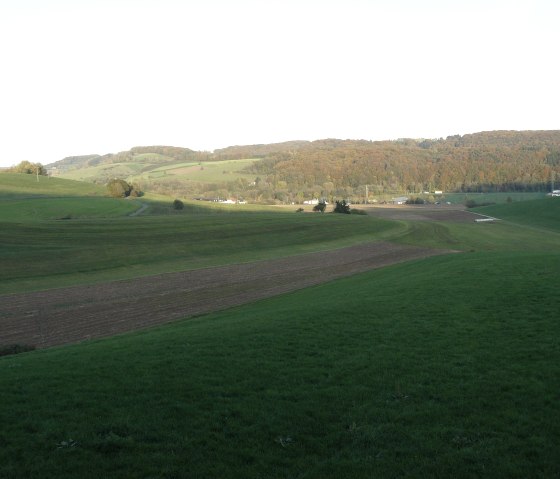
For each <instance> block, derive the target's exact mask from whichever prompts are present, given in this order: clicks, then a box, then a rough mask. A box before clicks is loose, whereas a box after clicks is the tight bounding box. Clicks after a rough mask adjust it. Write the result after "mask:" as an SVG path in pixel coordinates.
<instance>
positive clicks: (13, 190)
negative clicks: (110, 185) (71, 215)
mask: <svg viewBox="0 0 560 479" xmlns="http://www.w3.org/2000/svg"><path fill="white" fill-rule="evenodd" d="M106 195H107V190H106V188H105V187H104V186H100V185H94V184H91V183H83V182H80V181H72V180H66V179H62V178H49V177H47V176H39V181H37V177H36V176H35V175H25V174H17V173H0V200H4V199H13V198H33V197H38V196H58V197H60V196H106Z"/></svg>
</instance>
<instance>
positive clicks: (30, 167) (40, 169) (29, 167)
mask: <svg viewBox="0 0 560 479" xmlns="http://www.w3.org/2000/svg"><path fill="white" fill-rule="evenodd" d="M6 171H7V172H8V173H25V174H28V175H41V176H46V175H47V170H46V168H45V167H44V166H43V165H42V164H41V163H31V162H30V161H22V162H20V163H18V164H17V165H15V166H12V167H11V168H8V169H7V170H6Z"/></svg>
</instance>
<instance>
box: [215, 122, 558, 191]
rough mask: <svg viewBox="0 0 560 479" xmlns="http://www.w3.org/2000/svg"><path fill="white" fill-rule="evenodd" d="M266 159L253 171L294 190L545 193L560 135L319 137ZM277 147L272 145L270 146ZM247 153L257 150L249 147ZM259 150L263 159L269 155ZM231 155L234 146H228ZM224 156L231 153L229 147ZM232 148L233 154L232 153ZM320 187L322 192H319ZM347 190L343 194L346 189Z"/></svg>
mask: <svg viewBox="0 0 560 479" xmlns="http://www.w3.org/2000/svg"><path fill="white" fill-rule="evenodd" d="M284 145H285V144H278V145H277V148H276V150H275V151H270V152H269V153H268V154H266V155H264V157H263V156H260V157H261V158H264V159H263V160H261V161H259V162H256V163H254V164H253V165H252V166H251V167H250V168H251V171H252V172H253V173H254V174H255V175H259V176H261V177H264V178H266V179H267V182H269V183H272V184H278V182H283V183H285V184H287V185H289V189H291V190H294V189H296V190H297V189H305V188H306V187H309V186H310V185H315V186H316V187H323V189H329V190H338V191H337V195H346V196H352V194H354V193H355V192H354V189H355V188H358V187H363V186H364V185H366V184H367V185H368V186H369V189H370V191H371V192H378V193H383V192H394V191H406V192H420V191H426V190H427V191H434V190H445V191H537V190H546V189H547V188H549V185H550V181H551V178H552V177H553V175H555V176H557V177H558V178H560V131H522V132H516V131H493V132H482V133H476V134H470V135H463V136H461V135H455V136H449V137H447V138H446V139H437V140H413V139H401V140H396V141H376V142H370V141H364V140H358V141H356V140H318V141H313V142H307V143H302V142H299V143H297V144H296V145H295V147H294V146H293V145H290V146H289V147H285V146H284ZM270 146H271V145H269V147H270ZM245 148H246V152H247V151H248V148H249V147H245ZM260 148H261V147H260V146H258V147H257V149H255V151H254V154H255V157H257V156H259V153H260V152H261V151H262V150H261V149H260ZM226 150H227V149H226ZM222 151H224V150H222ZM230 151H231V150H230ZM316 189H317V188H316ZM341 190H342V191H341Z"/></svg>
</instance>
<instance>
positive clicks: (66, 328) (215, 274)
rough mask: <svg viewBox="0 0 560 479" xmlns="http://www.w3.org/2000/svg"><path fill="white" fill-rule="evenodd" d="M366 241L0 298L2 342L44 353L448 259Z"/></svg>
mask: <svg viewBox="0 0 560 479" xmlns="http://www.w3.org/2000/svg"><path fill="white" fill-rule="evenodd" d="M447 252H448V251H443V250H432V249H427V248H419V247H412V246H404V245H395V244H391V243H368V244H362V245H357V246H352V247H349V248H343V249H338V250H332V251H324V252H319V253H310V254H304V255H298V256H292V257H288V258H281V259H275V260H268V261H259V262H254V263H245V264H238V265H229V266H221V267H214V268H206V269H199V270H193V271H184V272H180V273H167V274H160V275H155V276H148V277H143V278H137V279H131V280H125V281H114V282H108V283H102V284H96V285H90V286H75V287H70V288H60V289H53V290H47V291H39V292H33V293H19V294H10V295H2V296H0V344H4V345H6V344H14V343H20V344H30V345H34V346H36V347H38V348H46V347H49V346H55V345H60V344H66V343H75V342H79V341H83V340H87V339H92V338H100V337H106V336H111V335H114V334H119V333H124V332H127V331H133V330H136V329H142V328H147V327H150V326H154V325H158V324H163V323H168V322H171V321H174V320H178V319H182V318H186V317H189V316H194V315H199V314H202V313H209V312H212V311H217V310H221V309H225V308H229V307H231V306H237V305H241V304H245V303H249V302H252V301H255V300H258V299H262V298H268V297H271V296H275V295H278V294H282V293H286V292H290V291H295V290H298V289H301V288H305V287H308V286H312V285H316V284H320V283H324V282H327V281H330V280H333V279H336V278H341V277H344V276H350V275H352V274H355V273H360V272H363V271H367V270H370V269H374V268H380V267H383V266H387V265H390V264H394V263H399V262H403V261H408V260H412V259H417V258H424V257H427V256H433V255H439V254H444V253H447Z"/></svg>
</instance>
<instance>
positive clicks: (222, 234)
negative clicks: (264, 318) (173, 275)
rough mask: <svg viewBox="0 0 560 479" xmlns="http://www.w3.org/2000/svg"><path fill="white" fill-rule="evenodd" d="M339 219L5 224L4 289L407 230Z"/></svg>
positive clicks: (255, 256)
mask: <svg viewBox="0 0 560 479" xmlns="http://www.w3.org/2000/svg"><path fill="white" fill-rule="evenodd" d="M341 216H342V215H319V214H316V215H311V214H306V215H298V214H296V213H290V214H286V213H270V212H269V213H262V214H255V213H253V214H243V213H239V214H229V215H217V214H207V215H201V214H199V215H180V216H163V217H150V216H148V217H137V218H117V219H97V220H91V219H90V220H76V221H50V222H29V223H6V226H7V227H5V228H2V229H0V243H1V244H2V245H3V246H2V249H1V250H0V260H1V261H2V264H3V268H2V269H1V270H0V292H2V293H7V292H16V291H24V290H25V291H29V290H33V289H44V288H53V287H57V286H68V285H72V284H76V283H91V282H97V281H103V280H110V279H119V278H121V279H122V278H131V277H136V276H144V275H148V274H156V273H163V272H169V271H181V270H185V269H194V268H201V267H206V266H213V265H218V264H228V263H239V262H249V261H256V260H259V259H268V258H275V257H281V256H290V255H294V254H298V253H307V252H312V251H321V250H324V249H333V248H336V247H342V246H349V245H351V244H355V243H358V242H363V241H376V240H382V239H384V238H387V237H390V236H392V235H393V234H395V233H396V232H398V231H399V230H401V229H402V228H403V226H402V225H400V224H398V223H393V222H390V221H385V220H370V219H369V218H366V217H357V216H352V217H344V218H343V217H341ZM22 258H24V263H22ZM23 265H25V266H23Z"/></svg>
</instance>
